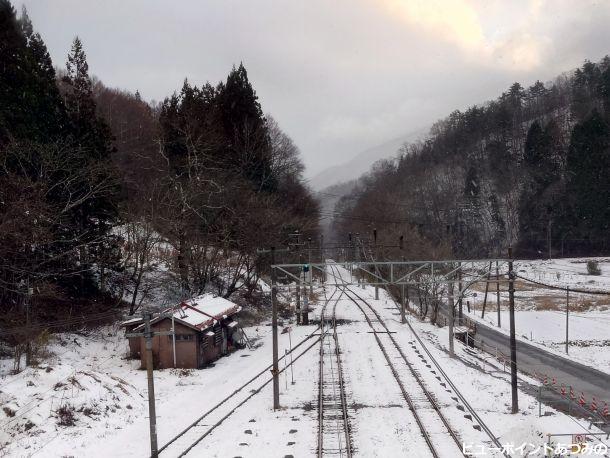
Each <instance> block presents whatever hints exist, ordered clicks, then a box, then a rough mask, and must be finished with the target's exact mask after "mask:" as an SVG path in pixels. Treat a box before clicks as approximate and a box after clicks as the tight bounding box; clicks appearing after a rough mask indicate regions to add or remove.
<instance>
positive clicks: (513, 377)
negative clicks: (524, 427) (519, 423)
mask: <svg viewBox="0 0 610 458" xmlns="http://www.w3.org/2000/svg"><path fill="white" fill-rule="evenodd" d="M508 300H509V308H510V384H511V398H512V409H511V413H517V412H519V400H518V397H517V396H518V393H517V340H516V339H515V271H514V270H513V249H512V248H511V247H509V248H508Z"/></svg>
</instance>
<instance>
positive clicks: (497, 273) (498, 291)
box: [496, 261, 500, 327]
mask: <svg viewBox="0 0 610 458" xmlns="http://www.w3.org/2000/svg"><path fill="white" fill-rule="evenodd" d="M496 307H497V308H498V327H500V270H499V267H498V261H496Z"/></svg>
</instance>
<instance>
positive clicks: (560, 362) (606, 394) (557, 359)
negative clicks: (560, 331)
mask: <svg viewBox="0 0 610 458" xmlns="http://www.w3.org/2000/svg"><path fill="white" fill-rule="evenodd" d="M476 335H477V337H476V339H477V343H476V344H475V345H476V346H477V347H479V348H481V347H483V350H485V351H489V349H488V348H484V347H485V346H486V345H487V346H490V347H495V348H498V350H499V351H501V352H502V353H503V354H505V355H510V346H509V345H510V341H509V337H508V336H507V335H505V334H503V333H501V332H498V331H497V330H495V329H494V328H492V327H489V326H486V325H483V324H480V323H477V332H476ZM479 341H480V343H479ZM517 369H518V370H520V371H523V372H526V373H529V374H532V375H533V374H536V373H538V374H545V375H547V376H548V377H549V382H551V380H552V378H553V377H555V378H556V381H557V384H558V385H559V386H561V384H564V385H566V387H569V386H571V387H572V388H573V389H574V393H575V394H576V396H580V393H581V392H583V393H584V394H585V398H586V401H587V403H590V402H591V400H592V397H595V398H596V399H597V403H598V407H599V408H600V409H601V408H602V407H603V401H606V402H609V403H610V375H609V374H606V373H604V372H601V371H598V370H596V369H593V368H592V367H589V366H585V365H584V364H580V363H577V362H575V361H572V360H570V359H567V358H564V357H561V356H559V355H556V354H554V353H549V352H548V351H545V350H543V349H541V348H539V347H536V346H534V345H530V344H528V343H526V342H523V341H520V340H519V339H517ZM568 389H569V388H568Z"/></svg>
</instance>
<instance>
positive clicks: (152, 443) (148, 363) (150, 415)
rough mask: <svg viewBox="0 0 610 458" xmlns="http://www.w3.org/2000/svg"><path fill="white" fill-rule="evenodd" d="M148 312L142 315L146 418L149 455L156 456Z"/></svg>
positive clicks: (155, 422) (155, 418)
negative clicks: (144, 350) (148, 433)
mask: <svg viewBox="0 0 610 458" xmlns="http://www.w3.org/2000/svg"><path fill="white" fill-rule="evenodd" d="M150 317H151V314H150V313H146V314H145V315H144V338H145V339H146V377H147V378H148V418H149V426H150V456H152V457H153V458H156V457H157V456H158V452H157V413H156V409H155V381H154V378H153V354H152V338H153V334H152V332H151V330H150Z"/></svg>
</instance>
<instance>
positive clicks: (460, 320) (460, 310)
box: [458, 262, 462, 325]
mask: <svg viewBox="0 0 610 458" xmlns="http://www.w3.org/2000/svg"><path fill="white" fill-rule="evenodd" d="M458 292H459V296H458V307H459V313H458V325H461V324H462V263H461V262H458Z"/></svg>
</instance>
